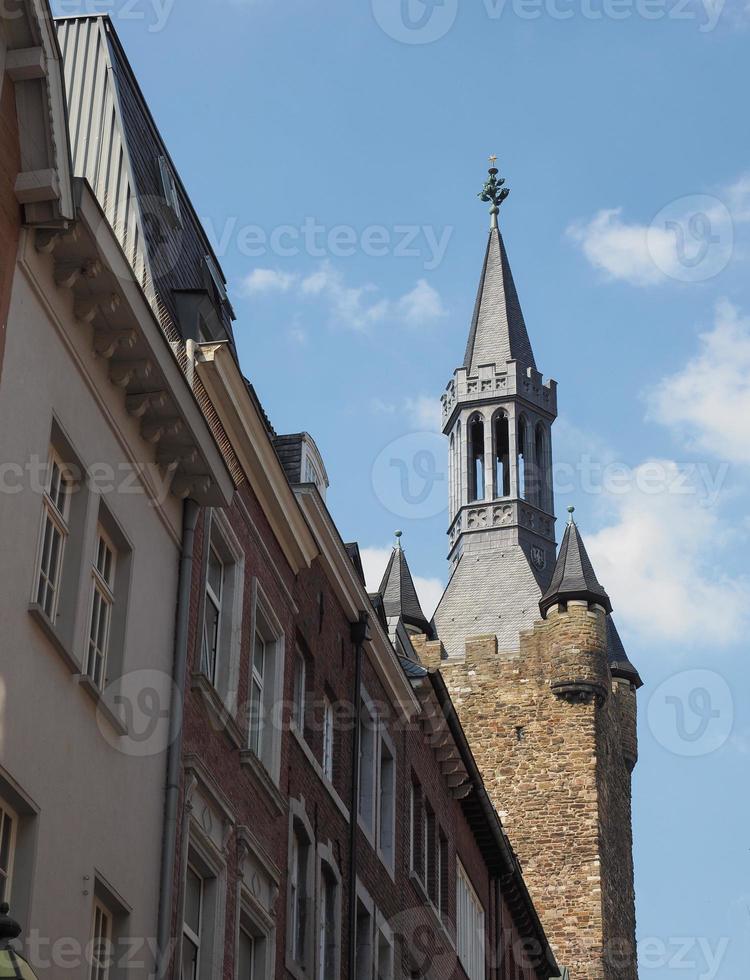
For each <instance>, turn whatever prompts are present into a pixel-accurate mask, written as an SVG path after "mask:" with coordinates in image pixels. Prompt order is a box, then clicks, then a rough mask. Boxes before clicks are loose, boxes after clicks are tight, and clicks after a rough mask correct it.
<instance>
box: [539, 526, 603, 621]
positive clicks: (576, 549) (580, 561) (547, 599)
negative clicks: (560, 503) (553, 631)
mask: <svg viewBox="0 0 750 980" xmlns="http://www.w3.org/2000/svg"><path fill="white" fill-rule="evenodd" d="M574 510H575V508H573V507H569V508H568V513H569V515H570V517H569V523H568V526H567V527H566V528H565V536H564V537H563V540H562V544H561V545H560V553H559V554H558V556H557V563H556V565H555V570H554V572H553V573H552V581H551V583H550V587H549V588H548V589H547V591H546V592H545V593H544V595H543V596H542V598H541V601H540V603H539V609H540V610H541V613H542V616H546V615H547V610H548V609H550V608H551V607H552V606H554V605H556V604H557V603H558V602H567V601H568V600H569V599H587V600H588V601H589V602H598V603H599V605H600V606H604V608H605V609H606V610H607V612H608V613H610V612H612V603H611V602H610V599H609V596H608V595H607V593H606V591H605V589H604V587H603V586H602V585H600V584H599V581H598V579H597V577H596V573H595V572H594V567H593V565H592V564H591V559H590V558H589V556H588V554H587V553H586V549H585V547H584V545H583V539H582V538H581V535H580V534H579V532H578V526H577V525H576V522H575V521H574V520H573V511H574Z"/></svg>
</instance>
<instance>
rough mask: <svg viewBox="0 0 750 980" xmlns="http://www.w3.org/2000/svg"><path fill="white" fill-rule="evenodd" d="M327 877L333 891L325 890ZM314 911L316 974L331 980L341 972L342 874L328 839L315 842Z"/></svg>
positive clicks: (320, 978)
mask: <svg viewBox="0 0 750 980" xmlns="http://www.w3.org/2000/svg"><path fill="white" fill-rule="evenodd" d="M326 879H328V883H329V885H332V894H328V893H327V890H326ZM331 903H332V904H331ZM315 913H316V944H315V956H316V963H317V969H318V974H317V976H318V977H319V980H328V978H329V977H330V978H331V980H333V978H334V977H338V976H339V975H340V973H341V934H342V933H341V874H340V872H339V869H338V867H337V865H336V861H335V858H334V854H333V848H332V846H331V844H330V843H329V844H328V845H322V844H319V845H318V901H317V903H316V910H315ZM330 930H332V932H333V936H332V937H331V935H330ZM331 959H333V962H332V963H331V962H330V961H331Z"/></svg>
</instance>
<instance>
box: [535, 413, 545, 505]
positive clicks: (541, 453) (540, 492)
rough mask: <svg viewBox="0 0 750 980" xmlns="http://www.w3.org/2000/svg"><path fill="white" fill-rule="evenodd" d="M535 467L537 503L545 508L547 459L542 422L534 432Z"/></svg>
mask: <svg viewBox="0 0 750 980" xmlns="http://www.w3.org/2000/svg"><path fill="white" fill-rule="evenodd" d="M534 464H535V465H534V469H535V481H536V500H537V504H538V505H539V506H540V507H541V508H542V509H545V508H546V506H547V459H546V448H545V439H544V426H543V425H542V423H541V422H540V423H539V424H538V425H537V427H536V431H535V433H534Z"/></svg>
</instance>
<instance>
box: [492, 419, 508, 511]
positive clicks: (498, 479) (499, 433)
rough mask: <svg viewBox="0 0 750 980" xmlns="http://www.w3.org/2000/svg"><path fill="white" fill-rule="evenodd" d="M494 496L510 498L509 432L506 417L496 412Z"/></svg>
mask: <svg viewBox="0 0 750 980" xmlns="http://www.w3.org/2000/svg"><path fill="white" fill-rule="evenodd" d="M494 435H495V496H496V497H509V496H510V432H509V430H508V416H507V415H506V414H505V412H498V414H497V415H496V416H495V433H494Z"/></svg>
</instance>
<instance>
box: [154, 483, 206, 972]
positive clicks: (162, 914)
mask: <svg viewBox="0 0 750 980" xmlns="http://www.w3.org/2000/svg"><path fill="white" fill-rule="evenodd" d="M199 513H200V506H199V505H198V504H197V503H196V502H195V501H194V500H186V501H185V503H184V504H183V509H182V550H181V552H180V568H179V573H178V579H177V612H176V623H175V637H174V661H173V676H172V681H173V683H172V698H171V703H170V706H169V744H168V746H167V781H166V791H165V799H164V831H163V835H162V851H161V868H160V874H159V912H158V920H157V935H156V941H157V957H158V961H157V976H158V977H166V976H167V973H168V971H169V967H170V962H171V959H172V953H173V949H172V944H171V942H170V939H171V937H170V931H171V925H172V893H173V889H174V870H175V859H176V858H175V851H176V848H177V825H178V820H177V815H178V805H179V796H180V772H181V765H180V763H181V759H182V710H183V699H184V696H185V682H186V679H187V661H188V627H189V618H190V593H191V590H192V579H193V550H194V547H195V528H196V526H197V524H198V515H199Z"/></svg>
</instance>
